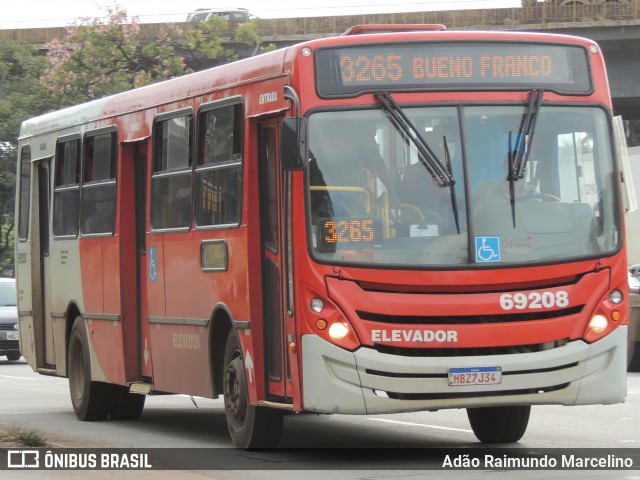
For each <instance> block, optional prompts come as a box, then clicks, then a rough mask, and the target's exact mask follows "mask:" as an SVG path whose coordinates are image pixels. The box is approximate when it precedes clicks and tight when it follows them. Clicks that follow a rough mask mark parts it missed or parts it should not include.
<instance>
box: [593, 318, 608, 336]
mask: <svg viewBox="0 0 640 480" xmlns="http://www.w3.org/2000/svg"><path fill="white" fill-rule="evenodd" d="M608 326H609V320H607V317H605V316H604V315H599V314H598V315H594V316H593V317H591V320H589V329H590V330H591V331H592V332H593V333H595V334H596V335H599V334H601V333H602V332H604V331H605V330H606V329H607V327H608Z"/></svg>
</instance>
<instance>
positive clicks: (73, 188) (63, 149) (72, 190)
mask: <svg viewBox="0 0 640 480" xmlns="http://www.w3.org/2000/svg"><path fill="white" fill-rule="evenodd" d="M55 169H56V173H55V185H54V193H53V235H54V236H56V237H68V236H72V237H76V236H77V235H78V209H79V206H80V205H79V204H80V139H79V138H76V139H72V140H68V141H60V142H58V144H57V145H56V158H55Z"/></svg>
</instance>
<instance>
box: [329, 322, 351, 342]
mask: <svg viewBox="0 0 640 480" xmlns="http://www.w3.org/2000/svg"><path fill="white" fill-rule="evenodd" d="M347 335H349V325H347V324H346V323H344V322H335V323H332V324H331V326H330V327H329V336H330V337H331V338H332V339H333V340H335V341H337V342H339V341H340V340H343V339H344V338H345V337H346V336H347Z"/></svg>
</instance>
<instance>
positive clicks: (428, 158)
mask: <svg viewBox="0 0 640 480" xmlns="http://www.w3.org/2000/svg"><path fill="white" fill-rule="evenodd" d="M373 95H374V96H375V97H376V98H377V99H378V100H379V101H380V103H381V104H382V106H383V107H384V109H385V110H386V111H387V112H389V114H390V115H391V118H392V119H393V124H394V125H395V126H396V128H398V130H399V131H400V132H401V133H404V134H405V135H406V136H407V137H408V138H410V139H411V140H412V141H413V143H414V145H415V146H416V148H417V149H418V153H419V155H418V158H419V159H420V162H421V163H422V164H423V165H424V167H425V168H426V169H427V171H428V172H429V174H430V175H431V177H432V178H433V181H434V182H435V183H436V185H438V186H439V187H451V186H453V184H455V183H456V182H455V180H454V179H453V176H452V175H451V172H450V171H449V170H448V169H447V168H446V167H445V166H444V165H443V164H442V162H440V160H438V157H437V156H436V155H435V154H434V153H433V151H432V150H431V148H430V147H429V145H428V144H427V142H425V141H424V138H422V136H421V135H420V133H419V132H418V130H417V129H416V127H415V126H414V125H413V123H411V120H409V118H408V117H407V116H406V115H405V113H404V112H403V111H402V109H401V108H400V106H399V105H398V104H397V103H396V101H395V100H394V99H393V97H391V95H390V94H389V93H388V92H378V93H374V94H373Z"/></svg>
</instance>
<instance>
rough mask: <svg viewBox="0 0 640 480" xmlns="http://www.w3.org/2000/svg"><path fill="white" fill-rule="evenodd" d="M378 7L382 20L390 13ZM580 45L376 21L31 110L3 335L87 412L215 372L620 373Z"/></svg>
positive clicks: (481, 397)
mask: <svg viewBox="0 0 640 480" xmlns="http://www.w3.org/2000/svg"><path fill="white" fill-rule="evenodd" d="M394 30H397V31H394ZM612 135H613V127H612V106H611V100H610V94H609V88H608V85H607V78H606V73H605V67H604V64H603V58H602V53H601V51H600V49H599V47H598V46H597V45H596V44H595V43H593V42H592V41H590V40H586V39H581V38H575V37H568V36H560V35H552V34H543V33H514V32H453V31H444V28H442V27H441V26H417V25H411V26H399V27H395V26H389V25H383V26H367V27H356V28H353V29H351V30H350V31H349V32H347V34H345V35H343V36H340V37H337V38H325V39H319V40H313V41H308V42H304V43H301V44H299V45H295V46H292V47H288V48H285V49H282V50H278V51H274V52H271V53H267V54H264V55H260V56H256V57H253V58H249V59H245V60H242V61H238V62H235V63H233V64H230V65H225V66H220V67H216V68H214V69H211V70H207V71H202V72H199V73H194V74H191V75H187V76H184V77H182V78H177V79H173V80H169V81H166V82H162V83H158V84H155V85H151V86H147V87H144V88H140V89H135V90H131V91H128V92H125V93H121V94H117V95H114V96H111V97H108V98H103V99H100V100H95V101H92V102H89V103H86V104H82V105H77V106H74V107H71V108H67V109H64V110H61V111H58V112H53V113H49V114H46V115H43V116H41V117H38V118H34V119H31V120H27V121H25V122H24V123H23V125H22V129H21V133H20V143H19V155H20V159H19V162H18V179H19V180H18V186H17V207H16V208H17V210H16V212H17V213H16V218H18V228H17V235H16V236H17V238H16V265H17V277H18V289H19V294H18V297H19V300H18V305H19V307H18V308H19V317H20V338H21V348H22V352H23V354H24V356H25V357H26V359H27V361H28V362H29V364H30V365H31V367H32V368H33V369H35V370H36V371H38V372H40V373H43V374H47V375H57V376H63V377H68V378H69V385H70V392H71V399H72V404H73V408H74V410H75V413H76V415H77V416H78V418H79V419H81V420H102V419H105V418H107V417H111V418H115V419H124V418H128V419H135V418H137V417H139V416H140V415H141V413H142V410H143V406H144V401H145V398H146V395H151V394H160V393H181V394H188V395H195V396H201V397H208V398H217V397H218V396H219V395H224V400H225V402H224V404H225V411H226V418H227V422H228V427H229V432H230V434H231V438H232V440H233V443H234V444H235V445H236V446H238V447H241V448H253V447H268V446H273V445H276V444H277V442H278V439H279V436H280V432H281V428H282V418H283V415H284V414H286V413H291V412H294V413H295V412H318V413H342V414H382V413H392V412H409V411H420V410H438V409H444V408H465V409H467V412H468V417H469V420H470V423H471V426H472V428H473V430H474V432H475V434H476V436H477V437H478V438H479V439H480V440H481V441H482V442H491V443H496V442H513V441H517V440H519V439H520V438H521V437H522V435H523V434H524V432H525V429H526V427H527V423H528V420H529V414H530V408H531V406H532V405H541V404H562V405H584V404H611V403H618V402H623V401H624V398H625V394H626V383H625V378H626V377H625V370H626V340H627V326H628V305H627V295H626V291H627V273H626V258H625V250H624V245H623V238H624V235H623V216H622V210H623V207H622V203H621V198H622V196H621V192H622V186H623V185H621V180H620V179H621V175H620V170H619V166H618V164H617V163H618V162H617V161H616V153H615V148H614V144H613V141H612Z"/></svg>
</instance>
